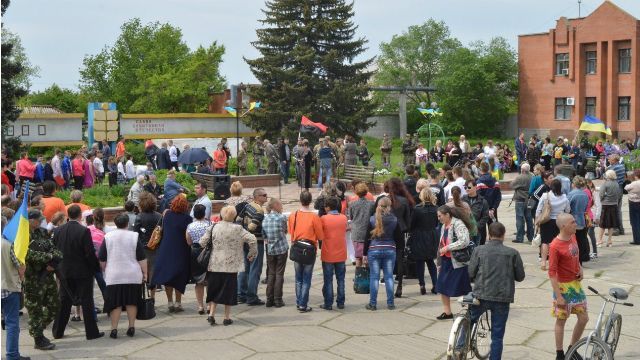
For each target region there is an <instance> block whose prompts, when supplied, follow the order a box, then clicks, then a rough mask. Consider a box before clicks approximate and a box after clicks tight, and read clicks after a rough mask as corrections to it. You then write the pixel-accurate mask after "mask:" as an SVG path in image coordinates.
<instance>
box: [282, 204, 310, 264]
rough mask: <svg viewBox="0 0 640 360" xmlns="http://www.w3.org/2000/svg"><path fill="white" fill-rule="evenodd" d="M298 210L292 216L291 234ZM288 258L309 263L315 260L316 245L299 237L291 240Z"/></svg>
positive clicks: (294, 226)
mask: <svg viewBox="0 0 640 360" xmlns="http://www.w3.org/2000/svg"><path fill="white" fill-rule="evenodd" d="M297 219H298V212H297V211H296V213H295V215H294V216H293V231H292V234H291V235H295V233H296V220H297ZM289 259H291V260H292V261H295V262H297V263H300V264H302V265H310V264H313V263H314V262H315V261H316V247H315V246H314V245H313V242H312V241H311V240H305V239H299V240H296V241H294V242H293V244H292V245H291V250H290V251H289Z"/></svg>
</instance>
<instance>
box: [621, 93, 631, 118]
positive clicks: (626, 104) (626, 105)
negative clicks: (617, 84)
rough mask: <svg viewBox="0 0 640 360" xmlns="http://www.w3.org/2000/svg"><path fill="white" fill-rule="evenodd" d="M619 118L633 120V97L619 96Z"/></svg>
mask: <svg viewBox="0 0 640 360" xmlns="http://www.w3.org/2000/svg"><path fill="white" fill-rule="evenodd" d="M618 120H631V97H630V96H621V97H619V98H618Z"/></svg>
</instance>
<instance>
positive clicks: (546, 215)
mask: <svg viewBox="0 0 640 360" xmlns="http://www.w3.org/2000/svg"><path fill="white" fill-rule="evenodd" d="M549 220H551V200H549V195H548V193H547V198H546V199H544V204H543V205H542V212H540V215H539V216H538V217H537V218H536V225H541V224H544V223H546V222H548V221H549Z"/></svg>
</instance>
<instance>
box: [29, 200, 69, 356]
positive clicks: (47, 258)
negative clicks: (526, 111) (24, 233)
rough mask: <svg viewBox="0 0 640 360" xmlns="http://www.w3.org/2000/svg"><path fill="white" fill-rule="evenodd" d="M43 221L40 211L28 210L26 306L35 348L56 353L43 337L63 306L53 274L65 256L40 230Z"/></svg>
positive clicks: (44, 231) (44, 232)
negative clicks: (45, 330)
mask: <svg viewBox="0 0 640 360" xmlns="http://www.w3.org/2000/svg"><path fill="white" fill-rule="evenodd" d="M43 218H44V216H42V213H41V212H40V210H36V209H31V210H29V230H30V234H29V240H30V242H29V250H28V251H27V257H26V259H25V263H26V266H27V269H26V271H25V279H24V299H25V303H24V305H25V307H26V308H27V311H28V312H29V334H30V335H31V336H32V337H33V339H34V340H35V348H36V349H40V350H53V349H54V348H55V345H54V344H52V343H51V341H50V340H49V339H47V338H46V337H45V336H44V329H45V328H46V327H47V325H49V323H51V322H52V321H53V319H54V318H55V316H56V313H57V312H58V308H59V307H60V300H59V297H58V286H57V284H56V281H55V279H54V277H53V274H54V271H55V267H56V266H57V264H59V263H60V261H61V260H62V253H61V252H60V251H59V250H58V249H57V248H56V247H55V246H54V244H53V241H52V240H51V237H50V236H49V234H47V231H46V230H45V229H42V228H41V227H40V223H41V222H42V219H43Z"/></svg>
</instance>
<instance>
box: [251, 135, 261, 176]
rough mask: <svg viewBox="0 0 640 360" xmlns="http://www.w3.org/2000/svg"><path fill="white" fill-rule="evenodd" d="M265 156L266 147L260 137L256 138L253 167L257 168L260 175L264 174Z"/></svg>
mask: <svg viewBox="0 0 640 360" xmlns="http://www.w3.org/2000/svg"><path fill="white" fill-rule="evenodd" d="M263 156H264V145H263V144H262V140H261V139H260V137H259V136H256V143H255V144H253V166H254V167H255V168H256V172H257V173H258V174H264V167H263V166H262V164H263V162H262V157H263Z"/></svg>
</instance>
